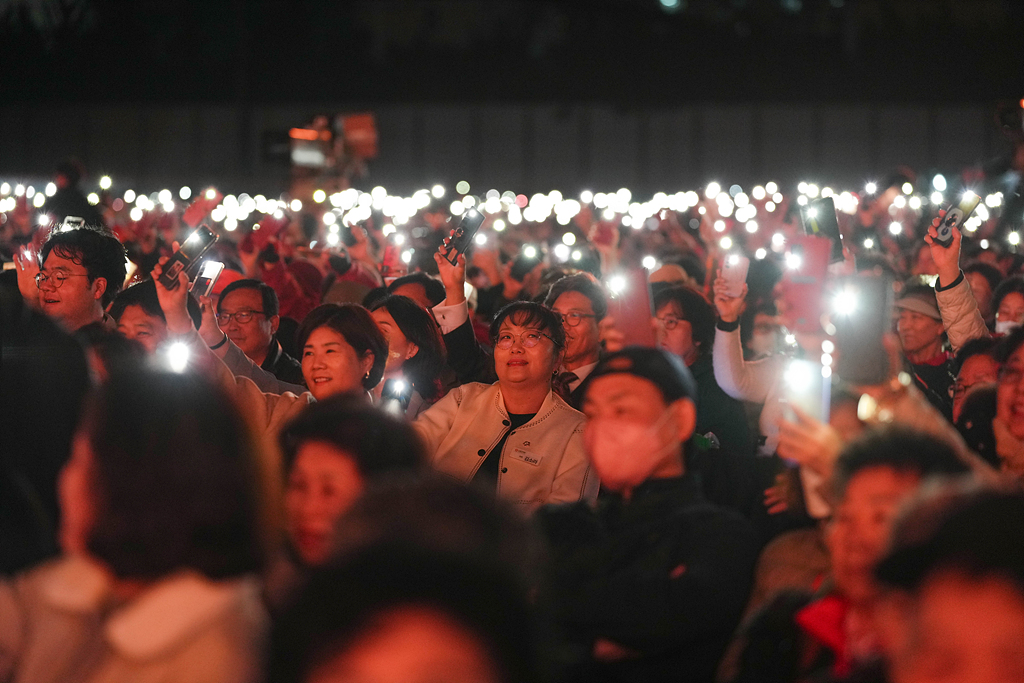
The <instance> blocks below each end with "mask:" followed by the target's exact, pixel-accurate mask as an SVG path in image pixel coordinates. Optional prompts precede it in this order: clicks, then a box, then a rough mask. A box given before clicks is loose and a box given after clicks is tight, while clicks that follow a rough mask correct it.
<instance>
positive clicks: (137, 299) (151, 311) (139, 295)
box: [110, 280, 203, 330]
mask: <svg viewBox="0 0 1024 683" xmlns="http://www.w3.org/2000/svg"><path fill="white" fill-rule="evenodd" d="M187 305H188V317H190V318H192V323H193V324H194V325H195V326H196V329H197V330H198V329H199V327H200V326H201V325H202V324H203V310H202V308H200V307H199V302H198V301H196V298H195V297H194V296H192V294H191V293H189V295H188V304H187ZM129 306H138V307H139V308H141V309H142V310H144V311H145V312H146V313H147V314H148V315H151V316H153V317H155V318H160V319H161V320H163V321H164V322H167V318H166V317H165V316H164V309H162V308H161V307H160V298H159V297H157V295H156V283H155V282H153V280H143V281H142V282H137V283H135V284H134V285H132V286H131V287H129V288H128V289H125V290H122V291H121V292H118V294H117V296H116V297H114V303H112V304H111V305H110V317H111V318H113V319H114V320H116V321H118V322H120V320H121V316H122V315H123V314H124V309H126V308H128V307H129Z"/></svg>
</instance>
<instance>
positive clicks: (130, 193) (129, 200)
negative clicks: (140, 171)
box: [124, 190, 136, 204]
mask: <svg viewBox="0 0 1024 683" xmlns="http://www.w3.org/2000/svg"><path fill="white" fill-rule="evenodd" d="M135 197H136V195H135V190H125V191H124V203H125V204H134V203H135Z"/></svg>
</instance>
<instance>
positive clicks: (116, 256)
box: [18, 227, 126, 332]
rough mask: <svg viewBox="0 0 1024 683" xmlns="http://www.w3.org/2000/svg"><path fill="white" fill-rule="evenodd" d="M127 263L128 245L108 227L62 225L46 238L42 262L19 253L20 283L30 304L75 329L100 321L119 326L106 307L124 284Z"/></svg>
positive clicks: (70, 328) (40, 255)
mask: <svg viewBox="0 0 1024 683" xmlns="http://www.w3.org/2000/svg"><path fill="white" fill-rule="evenodd" d="M38 263H42V268H39V266H38ZM125 263H126V257H125V250H124V247H123V246H122V245H121V243H120V242H119V241H118V239H117V238H116V237H114V236H113V235H112V234H111V233H109V232H107V231H106V230H105V229H102V228H91V227H81V228H76V229H73V230H66V231H61V230H57V231H54V232H53V234H51V235H50V237H49V239H47V240H46V243H45V244H43V248H42V250H41V251H40V254H39V261H38V262H37V261H35V260H34V259H32V258H31V257H30V256H27V255H22V256H21V257H20V258H19V260H18V268H19V272H18V284H19V287H20V289H21V294H22V297H24V298H25V300H26V301H27V302H28V303H29V305H31V306H33V307H35V308H38V309H40V310H42V311H43V313H45V314H46V315H48V316H50V317H51V318H53V319H54V320H56V321H57V322H59V323H60V324H61V325H63V326H64V328H65V329H67V330H68V331H69V332H75V331H77V330H79V329H81V328H83V327H85V326H86V325H89V324H91V323H97V322H98V323H103V324H108V325H109V326H110V327H111V329H113V326H114V323H113V321H111V320H109V318H107V315H106V313H105V311H106V308H107V306H108V305H109V304H110V302H111V301H113V300H114V296H115V295H116V294H117V293H118V292H119V291H120V290H121V286H122V285H123V284H124V279H125V274H126V270H125ZM33 279H34V283H33V282H32V280H33Z"/></svg>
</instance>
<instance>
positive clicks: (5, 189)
mask: <svg viewBox="0 0 1024 683" xmlns="http://www.w3.org/2000/svg"><path fill="white" fill-rule="evenodd" d="M10 193H11V184H10V183H3V184H2V185H0V194H2V195H8V194H10Z"/></svg>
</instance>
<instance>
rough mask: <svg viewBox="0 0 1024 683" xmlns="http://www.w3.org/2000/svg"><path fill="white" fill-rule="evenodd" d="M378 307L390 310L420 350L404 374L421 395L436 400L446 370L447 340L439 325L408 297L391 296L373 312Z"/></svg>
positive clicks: (373, 308)
mask: <svg viewBox="0 0 1024 683" xmlns="http://www.w3.org/2000/svg"><path fill="white" fill-rule="evenodd" d="M378 308H385V309H387V311H388V313H390V314H391V317H392V318H394V319H395V324H396V325H398V329H399V330H401V331H402V334H404V335H405V338H406V339H408V340H409V341H411V342H412V343H413V344H415V345H416V346H418V347H419V351H418V352H417V353H416V355H415V356H413V357H412V358H410V359H409V360H407V361H406V362H405V364H404V365H403V366H402V373H403V374H404V375H405V376H406V377H407V378H408V379H409V382H410V383H411V384H412V386H413V388H414V389H416V391H417V392H419V394H420V396H422V397H423V398H425V399H428V400H430V399H433V398H436V397H437V395H438V394H439V393H440V392H441V383H440V381H439V378H440V376H441V373H442V372H443V371H444V369H445V367H446V364H445V354H446V352H445V348H444V341H443V340H442V339H441V333H440V331H439V330H438V328H437V323H436V322H434V319H433V317H431V315H430V314H429V313H427V312H426V311H425V310H423V309H422V308H420V307H419V306H418V305H417V304H416V302H415V301H413V300H412V299H410V298H409V297H406V296H399V295H396V294H389V295H387V296H385V297H384V298H383V299H379V300H377V301H376V302H374V303H373V305H371V306H370V310H371V311H376V310H377V309H378Z"/></svg>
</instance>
